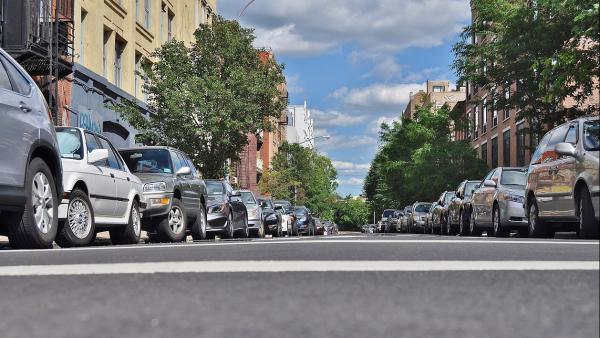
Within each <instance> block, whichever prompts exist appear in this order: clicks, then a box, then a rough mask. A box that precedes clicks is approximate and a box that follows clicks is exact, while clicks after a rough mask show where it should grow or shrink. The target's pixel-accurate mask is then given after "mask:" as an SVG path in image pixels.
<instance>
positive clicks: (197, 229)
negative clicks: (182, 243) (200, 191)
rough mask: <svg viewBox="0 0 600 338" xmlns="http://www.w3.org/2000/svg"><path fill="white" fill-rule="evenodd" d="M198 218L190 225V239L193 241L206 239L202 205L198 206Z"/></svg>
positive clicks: (204, 211) (204, 210)
mask: <svg viewBox="0 0 600 338" xmlns="http://www.w3.org/2000/svg"><path fill="white" fill-rule="evenodd" d="M198 212H199V213H198V216H196V220H195V221H194V223H193V224H192V239H193V240H195V241H202V240H205V239H206V223H207V221H206V209H205V208H204V204H200V209H199V210H198Z"/></svg>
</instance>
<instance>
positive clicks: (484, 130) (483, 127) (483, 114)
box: [481, 98, 488, 134]
mask: <svg viewBox="0 0 600 338" xmlns="http://www.w3.org/2000/svg"><path fill="white" fill-rule="evenodd" d="M487 113H488V106H487V98H486V99H483V104H482V105H481V119H482V121H483V122H482V123H481V134H485V133H487Z"/></svg>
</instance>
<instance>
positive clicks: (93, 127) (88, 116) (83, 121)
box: [77, 110, 104, 134]
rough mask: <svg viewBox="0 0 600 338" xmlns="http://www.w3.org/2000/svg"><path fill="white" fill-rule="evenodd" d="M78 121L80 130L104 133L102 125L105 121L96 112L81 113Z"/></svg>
mask: <svg viewBox="0 0 600 338" xmlns="http://www.w3.org/2000/svg"><path fill="white" fill-rule="evenodd" d="M77 120H78V127H79V128H83V129H87V130H89V131H92V132H94V133H99V134H100V133H102V123H103V121H104V119H103V118H102V117H101V116H100V114H98V113H96V112H95V111H92V110H84V111H80V112H79V116H78V119H77Z"/></svg>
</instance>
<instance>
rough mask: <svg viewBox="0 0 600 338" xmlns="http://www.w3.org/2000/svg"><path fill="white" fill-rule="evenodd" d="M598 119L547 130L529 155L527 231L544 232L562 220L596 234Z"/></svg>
mask: <svg viewBox="0 0 600 338" xmlns="http://www.w3.org/2000/svg"><path fill="white" fill-rule="evenodd" d="M599 150H600V118H599V117H598V116H593V117H585V118H579V119H576V120H573V121H570V122H568V123H565V124H563V125H561V126H558V127H556V128H554V129H553V130H551V131H550V132H548V133H547V134H546V135H545V136H544V138H543V139H542V141H541V142H540V143H539V145H538V147H537V149H536V151H535V152H534V154H533V155H532V158H531V164H530V165H529V170H528V173H527V186H526V188H525V194H526V195H525V196H526V200H525V210H526V211H527V217H528V222H529V223H528V224H529V235H530V236H533V237H542V236H547V235H550V234H551V233H552V231H553V230H555V228H556V227H558V226H560V225H562V223H566V224H567V227H568V228H569V229H573V230H576V231H577V232H578V233H579V235H580V236H581V237H583V238H598V231H599V230H598V227H599V225H598V224H599V222H598V218H599V209H600V202H599V199H600V196H599V195H600V189H599V187H598V186H599V174H598V165H599V163H598V153H599Z"/></svg>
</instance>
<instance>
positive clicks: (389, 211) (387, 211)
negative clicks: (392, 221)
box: [383, 210, 395, 217]
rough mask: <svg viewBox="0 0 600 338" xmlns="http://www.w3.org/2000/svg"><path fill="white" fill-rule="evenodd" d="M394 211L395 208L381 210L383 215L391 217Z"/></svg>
mask: <svg viewBox="0 0 600 338" xmlns="http://www.w3.org/2000/svg"><path fill="white" fill-rule="evenodd" d="M394 212H395V210H385V211H384V212H383V217H392V216H394Z"/></svg>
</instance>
